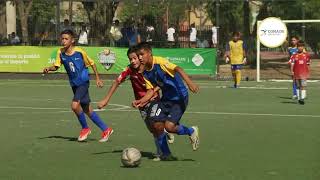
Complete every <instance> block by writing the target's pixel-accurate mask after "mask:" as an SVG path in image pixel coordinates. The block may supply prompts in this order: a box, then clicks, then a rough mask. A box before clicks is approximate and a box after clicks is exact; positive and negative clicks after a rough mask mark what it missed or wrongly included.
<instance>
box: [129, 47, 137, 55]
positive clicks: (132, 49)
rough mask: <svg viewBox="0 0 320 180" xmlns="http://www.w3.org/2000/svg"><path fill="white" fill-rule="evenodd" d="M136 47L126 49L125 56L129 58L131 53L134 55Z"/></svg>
mask: <svg viewBox="0 0 320 180" xmlns="http://www.w3.org/2000/svg"><path fill="white" fill-rule="evenodd" d="M137 50H138V49H137V46H132V47H130V48H129V49H128V51H127V56H128V57H129V54H131V53H136V52H137Z"/></svg>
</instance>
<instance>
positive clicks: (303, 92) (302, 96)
mask: <svg viewBox="0 0 320 180" xmlns="http://www.w3.org/2000/svg"><path fill="white" fill-rule="evenodd" d="M306 95H307V91H306V90H301V99H305V98H306Z"/></svg>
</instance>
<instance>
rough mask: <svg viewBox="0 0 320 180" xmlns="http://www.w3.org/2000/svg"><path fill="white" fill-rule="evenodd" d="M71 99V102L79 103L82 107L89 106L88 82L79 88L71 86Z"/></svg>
mask: <svg viewBox="0 0 320 180" xmlns="http://www.w3.org/2000/svg"><path fill="white" fill-rule="evenodd" d="M72 91H73V99H72V101H80V103H81V104H82V105H86V104H89V103H90V102H91V100H90V96H89V81H88V82H86V83H85V84H82V85H80V86H72Z"/></svg>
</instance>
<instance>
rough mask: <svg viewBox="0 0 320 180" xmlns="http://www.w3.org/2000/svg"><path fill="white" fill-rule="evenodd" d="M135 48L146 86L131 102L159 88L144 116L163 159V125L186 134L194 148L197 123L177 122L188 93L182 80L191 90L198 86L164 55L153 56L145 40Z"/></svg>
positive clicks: (141, 102)
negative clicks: (154, 133)
mask: <svg viewBox="0 0 320 180" xmlns="http://www.w3.org/2000/svg"><path fill="white" fill-rule="evenodd" d="M137 48H138V52H137V53H138V55H139V59H140V61H141V63H142V64H144V72H143V75H144V78H145V81H146V87H147V89H149V90H148V92H147V94H146V95H145V96H144V97H143V98H142V99H140V100H136V101H134V102H133V106H134V107H140V106H143V105H144V104H145V103H146V102H148V100H149V99H150V98H151V97H152V95H153V93H154V92H155V91H156V90H157V88H160V89H161V92H162V96H161V99H160V100H159V101H153V102H152V103H151V104H150V108H149V112H148V113H147V114H148V119H149V120H150V121H152V126H153V128H154V129H155V130H156V136H157V139H158V144H159V145H160V149H161V151H162V159H164V160H166V159H167V157H170V156H171V152H170V149H169V147H168V144H167V140H166V134H165V132H164V130H163V129H164V128H165V129H166V130H167V131H168V132H169V133H176V134H178V135H189V137H190V140H191V144H192V149H193V150H197V149H198V147H199V142H200V141H199V130H198V127H196V126H193V127H186V126H184V125H182V124H181V123H180V119H181V117H182V115H183V114H184V112H185V110H186V108H187V105H188V96H189V95H188V89H187V88H186V86H185V85H184V83H183V81H185V83H186V84H187V85H188V87H189V89H190V90H191V91H192V92H193V93H197V92H198V91H199V87H198V86H197V85H196V84H194V83H193V82H192V81H191V79H190V78H189V77H188V75H187V74H186V73H185V72H184V71H183V69H182V68H180V67H179V66H177V65H175V64H172V63H170V62H169V61H168V60H167V59H165V58H162V57H157V56H153V55H152V49H151V46H150V45H149V44H148V43H140V44H139V45H138V47H137ZM150 87H155V88H150Z"/></svg>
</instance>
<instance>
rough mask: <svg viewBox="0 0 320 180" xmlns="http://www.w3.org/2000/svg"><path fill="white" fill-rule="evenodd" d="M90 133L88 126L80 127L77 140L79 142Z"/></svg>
mask: <svg viewBox="0 0 320 180" xmlns="http://www.w3.org/2000/svg"><path fill="white" fill-rule="evenodd" d="M90 133H91V130H90V129H89V128H84V129H81V131H80V135H79V137H78V141H79V142H81V141H84V140H86V139H87V138H88V135H89V134H90Z"/></svg>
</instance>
